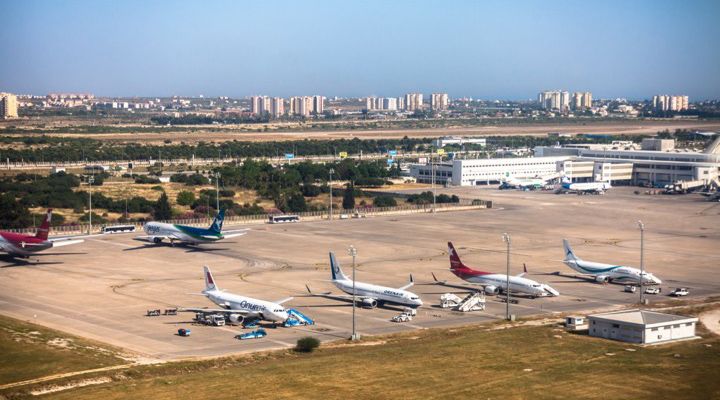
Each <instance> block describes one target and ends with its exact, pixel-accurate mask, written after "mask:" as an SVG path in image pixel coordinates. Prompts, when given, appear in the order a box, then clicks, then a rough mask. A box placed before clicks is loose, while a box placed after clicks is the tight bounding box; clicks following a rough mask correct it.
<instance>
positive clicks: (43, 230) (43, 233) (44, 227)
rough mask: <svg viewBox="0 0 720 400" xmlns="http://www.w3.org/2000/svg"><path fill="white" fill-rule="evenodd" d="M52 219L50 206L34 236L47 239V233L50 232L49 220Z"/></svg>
mask: <svg viewBox="0 0 720 400" xmlns="http://www.w3.org/2000/svg"><path fill="white" fill-rule="evenodd" d="M51 221H52V208H49V209H48V212H47V215H46V216H45V219H44V220H43V222H42V224H41V225H40V227H39V228H38V230H37V233H36V234H35V237H36V238H38V239H42V240H47V238H48V233H50V222H51Z"/></svg>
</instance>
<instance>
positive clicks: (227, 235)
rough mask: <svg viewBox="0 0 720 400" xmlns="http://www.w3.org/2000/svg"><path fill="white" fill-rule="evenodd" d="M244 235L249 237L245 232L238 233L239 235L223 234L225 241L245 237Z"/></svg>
mask: <svg viewBox="0 0 720 400" xmlns="http://www.w3.org/2000/svg"><path fill="white" fill-rule="evenodd" d="M244 235H247V231H245V232H237V233H228V234H226V233H223V237H224V238H225V239H231V238H234V237H238V236H244Z"/></svg>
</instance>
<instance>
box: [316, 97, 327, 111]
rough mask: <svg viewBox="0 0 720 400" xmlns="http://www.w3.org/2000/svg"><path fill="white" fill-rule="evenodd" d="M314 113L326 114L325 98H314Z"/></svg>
mask: <svg viewBox="0 0 720 400" xmlns="http://www.w3.org/2000/svg"><path fill="white" fill-rule="evenodd" d="M313 111H314V112H315V114H322V113H323V112H325V96H313Z"/></svg>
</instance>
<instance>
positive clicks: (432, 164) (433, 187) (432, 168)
mask: <svg viewBox="0 0 720 400" xmlns="http://www.w3.org/2000/svg"><path fill="white" fill-rule="evenodd" d="M430 171H431V173H430V175H431V176H432V191H433V207H432V212H433V213H434V212H435V159H434V158H433V154H432V153H430Z"/></svg>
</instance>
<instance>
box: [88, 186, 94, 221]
mask: <svg viewBox="0 0 720 400" xmlns="http://www.w3.org/2000/svg"><path fill="white" fill-rule="evenodd" d="M93 183H95V177H94V176H91V177H89V178H88V193H89V194H90V213H89V214H88V218H89V219H88V221H89V225H88V235H90V234H92V185H93Z"/></svg>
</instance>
